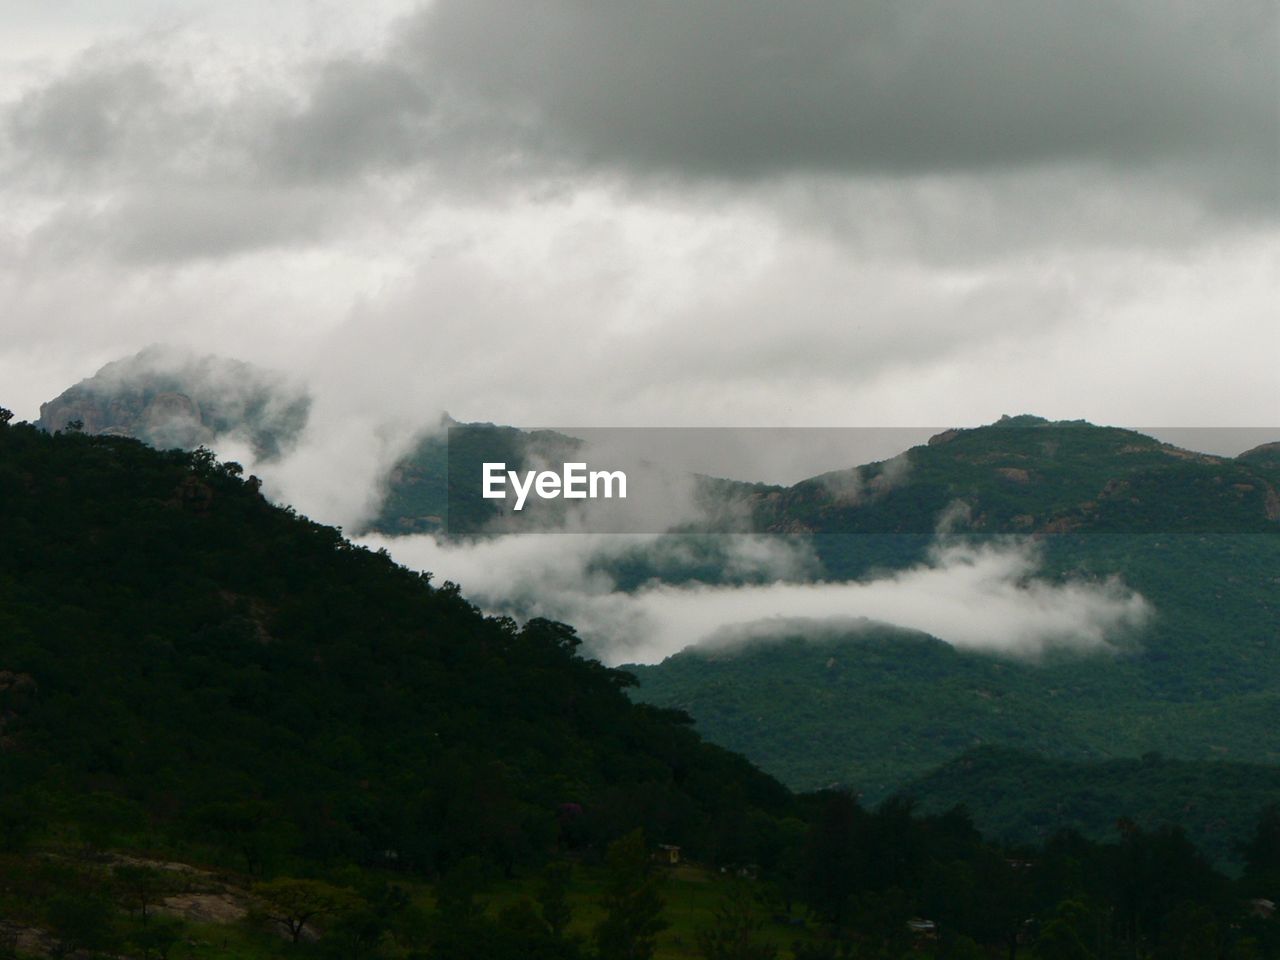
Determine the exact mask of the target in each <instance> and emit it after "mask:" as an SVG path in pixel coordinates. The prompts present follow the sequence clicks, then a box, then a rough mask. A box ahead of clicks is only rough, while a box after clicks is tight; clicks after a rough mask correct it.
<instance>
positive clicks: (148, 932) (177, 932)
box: [129, 916, 182, 960]
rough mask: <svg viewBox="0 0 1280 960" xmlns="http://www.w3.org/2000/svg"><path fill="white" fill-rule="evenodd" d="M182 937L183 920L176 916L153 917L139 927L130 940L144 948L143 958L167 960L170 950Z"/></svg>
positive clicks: (136, 945)
mask: <svg viewBox="0 0 1280 960" xmlns="http://www.w3.org/2000/svg"><path fill="white" fill-rule="evenodd" d="M181 939H182V921H181V920H179V919H177V918H176V917H164V916H159V917H152V918H151V920H150V921H149V922H147V923H145V924H144V925H142V926H140V927H138V929H137V930H135V931H134V933H133V934H132V935H130V937H129V942H130V943H132V944H133V945H134V946H135V947H139V948H141V950H142V958H143V960H151V958H152V957H155V958H157V960H167V958H168V956H169V951H170V950H172V949H173V948H174V946H175V945H176V944H177V942H178V941H179V940H181Z"/></svg>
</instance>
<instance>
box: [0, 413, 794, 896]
mask: <svg viewBox="0 0 1280 960" xmlns="http://www.w3.org/2000/svg"><path fill="white" fill-rule="evenodd" d="M0 542H3V543H4V544H5V549H4V550H3V551H0V678H3V680H0V738H2V741H0V742H3V744H4V748H3V750H0V789H3V790H4V792H5V793H6V795H13V794H14V791H17V792H18V794H19V795H21V796H27V797H36V796H39V797H41V798H43V799H41V800H40V803H39V806H40V807H41V809H43V810H45V811H47V812H48V814H49V816H51V817H52V818H54V819H55V820H59V819H65V820H66V821H67V822H69V823H84V822H86V821H88V822H92V823H97V824H99V825H100V827H101V829H102V830H105V831H107V832H108V833H112V834H117V835H120V836H132V835H139V836H143V835H145V836H154V837H155V838H157V839H158V840H161V841H163V842H164V843H166V844H170V843H172V844H178V845H186V844H189V843H191V844H197V845H199V844H201V843H208V844H212V845H213V846H215V847H216V846H218V844H219V843H220V842H221V840H226V838H227V836H228V831H229V832H230V833H231V834H235V832H236V831H239V830H246V831H249V832H250V834H251V836H253V837H258V836H259V835H261V836H267V835H269V836H270V838H271V841H270V843H269V844H268V846H269V847H270V848H271V849H270V850H264V851H262V852H261V856H266V855H267V854H268V853H269V854H270V855H271V856H279V857H283V858H286V859H287V858H288V857H291V856H300V857H306V858H312V859H314V858H324V857H326V856H334V857H339V858H346V859H356V860H359V861H369V860H376V859H378V858H386V857H388V856H394V859H395V860H396V861H397V862H398V863H404V864H413V865H416V866H417V868H419V869H422V870H428V871H430V870H434V869H438V868H441V867H447V866H448V865H449V864H450V863H452V862H455V861H457V860H458V859H459V858H460V857H464V856H467V855H470V854H483V855H485V856H489V857H494V858H496V859H497V860H499V861H501V862H506V863H515V862H518V861H521V860H524V859H534V860H537V859H538V858H539V857H541V856H543V855H544V854H545V851H546V850H548V849H550V848H552V847H553V846H554V845H555V844H557V843H558V842H560V840H561V839H562V838H561V837H560V832H561V828H562V827H563V826H564V824H563V823H562V815H561V814H560V813H558V811H560V810H561V809H562V808H561V805H563V804H575V805H577V806H576V807H575V808H574V809H577V808H581V810H582V816H581V818H575V821H574V823H573V825H572V828H573V830H574V831H575V834H574V837H575V842H579V841H580V842H582V843H602V842H605V841H607V840H608V839H609V838H611V837H612V836H615V835H617V834H618V833H619V832H623V831H624V829H629V828H630V827H633V826H637V825H643V826H645V827H647V828H648V829H649V831H650V833H651V834H652V835H653V836H655V837H661V838H663V839H669V840H670V842H673V843H681V844H684V845H687V846H688V847H689V848H690V849H693V850H698V851H701V852H702V853H703V854H705V855H709V856H715V855H726V856H727V855H729V853H728V851H729V848H730V847H732V846H733V845H734V844H736V843H738V842H739V839H737V838H734V837H732V836H729V835H728V834H726V833H725V831H724V830H721V829H720V828H719V827H718V826H717V825H718V824H725V823H728V822H729V820H728V819H727V818H725V817H724V816H723V812H724V808H725V805H726V804H731V805H733V806H734V807H735V808H736V809H759V810H761V811H765V812H768V813H770V814H775V815H776V814H780V813H783V812H785V811H786V809H787V807H788V804H789V803H790V800H789V798H788V796H787V794H786V792H785V791H784V790H783V789H782V788H781V787H780V786H778V785H777V784H776V783H775V782H774V781H772V780H770V779H769V778H767V777H765V776H763V775H761V774H759V773H758V772H756V771H755V770H753V769H751V768H750V767H749V766H748V765H747V764H746V763H745V762H744V761H742V760H741V759H739V758H737V757H734V756H732V755H730V754H728V753H726V752H725V751H723V750H721V749H719V748H716V747H711V746H708V745H705V744H703V743H701V742H700V741H699V740H698V738H697V737H696V736H695V735H694V734H693V733H692V732H691V731H690V730H689V728H688V726H687V724H686V723H685V722H684V721H683V719H682V718H680V717H678V716H676V715H673V714H668V713H664V712H661V711H658V710H655V709H652V708H649V707H636V706H633V705H632V704H631V703H630V702H629V701H628V700H627V698H626V697H625V695H624V694H623V692H622V691H623V688H625V686H626V685H627V684H628V683H629V682H630V681H629V678H628V677H627V675H625V674H622V673H619V672H616V671H612V670H606V669H605V668H603V667H601V666H600V665H599V664H598V663H596V662H595V661H589V660H584V659H582V658H580V657H578V656H577V655H576V653H575V648H576V646H577V639H576V637H575V636H574V635H573V631H572V630H571V629H570V628H568V627H565V626H563V625H559V624H554V623H550V622H547V621H532V622H530V623H528V624H525V625H524V626H523V627H518V626H517V625H516V624H514V623H513V622H511V621H509V620H505V619H501V618H486V617H485V616H483V615H482V614H481V613H480V612H479V611H478V610H477V609H476V608H475V607H473V606H472V605H471V604H469V603H467V602H466V601H465V600H464V599H463V598H462V597H461V596H459V594H458V592H457V590H456V588H454V587H452V586H451V585H448V584H446V585H444V586H443V587H436V586H433V585H431V584H430V583H429V575H419V574H416V573H413V572H410V571H409V570H406V569H404V568H400V567H397V566H396V565H395V564H394V563H392V561H391V560H390V559H389V558H388V557H387V556H386V555H385V554H377V553H371V552H369V551H366V550H363V549H360V548H356V547H353V546H352V545H351V544H350V543H348V542H347V541H345V540H343V539H342V537H341V535H340V534H339V533H338V531H336V530H334V529H333V528H330V527H325V526H322V525H319V524H316V523H312V522H310V521H307V520H305V519H303V518H300V517H297V516H296V515H294V514H293V512H292V511H290V510H287V509H282V508H279V507H275V506H272V505H271V504H269V503H267V502H266V501H265V500H264V499H263V498H262V497H261V496H260V495H259V494H258V493H257V489H256V482H255V481H253V480H245V479H243V478H241V477H240V476H239V475H238V468H236V467H235V466H234V465H221V464H218V463H217V462H216V461H215V460H214V459H213V458H212V457H211V456H210V455H208V454H206V453H205V452H203V451H197V452H196V453H183V452H179V451H170V452H167V453H158V452H156V451H153V450H150V449H148V448H146V447H144V446H143V445H142V444H140V443H138V442H137V441H134V440H129V439H124V438H117V437H92V436H89V435H85V434H76V433H62V434H58V435H54V436H50V435H48V434H44V433H41V432H39V431H37V430H36V429H34V428H32V427H29V426H26V425H17V426H9V427H0ZM318 797H323V798H324V799H323V802H319V803H318V802H317V798H318ZM220 838H221V840H220ZM254 842H255V843H256V842H257V841H256V840H255V841H254ZM264 842H265V841H264ZM228 843H229V844H230V846H231V847H232V848H233V849H234V848H235V847H236V842H234V841H228ZM387 851H391V853H387ZM247 856H249V857H250V858H251V859H256V858H257V857H258V856H259V853H258V852H255V851H252V850H250V851H249V852H248V853H247Z"/></svg>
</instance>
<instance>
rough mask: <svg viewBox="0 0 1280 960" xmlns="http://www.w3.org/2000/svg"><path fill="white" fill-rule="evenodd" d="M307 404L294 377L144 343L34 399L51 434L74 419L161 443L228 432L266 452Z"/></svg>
mask: <svg viewBox="0 0 1280 960" xmlns="http://www.w3.org/2000/svg"><path fill="white" fill-rule="evenodd" d="M310 403H311V401H310V397H309V396H308V395H307V394H306V392H305V391H303V390H302V389H301V388H300V387H298V386H297V385H296V384H291V383H289V382H287V381H286V379H285V378H284V377H282V376H280V375H278V374H274V373H270V372H268V371H266V370H263V369H261V368H259V367H255V366H253V365H252V364H248V363H243V362H241V361H238V360H229V359H226V358H223V357H214V356H203V357H196V356H190V355H186V354H183V353H181V352H179V351H175V350H171V349H168V348H163V347H150V348H148V349H146V350H143V351H142V352H141V353H139V354H137V355H136V356H133V357H129V358H128V359H125V360H118V361H116V362H114V363H109V364H107V365H106V366H105V367H103V368H102V369H101V370H99V371H98V372H97V373H96V374H94V375H93V376H92V377H90V378H89V379H87V380H82V381H81V382H80V383H78V384H76V385H75V386H73V387H71V388H70V389H68V390H65V391H63V392H62V393H61V394H60V395H58V396H57V397H55V398H54V399H53V400H50V401H49V402H48V403H44V404H41V406H40V419H39V420H38V421H36V424H37V426H39V427H41V428H43V429H44V430H47V431H49V432H51V433H52V432H55V431H59V430H65V429H68V427H69V426H74V425H76V424H78V425H79V427H78V429H82V430H84V431H85V432H86V433H94V434H104V435H114V436H126V437H134V438H136V439H138V440H141V441H143V442H144V443H147V444H149V445H151V446H153V447H156V448H158V449H162V450H166V449H172V448H174V447H177V448H181V449H186V450H190V449H194V448H195V447H198V446H209V445H212V444H214V443H215V442H216V440H217V439H218V438H219V437H224V436H230V437H233V438H235V439H237V440H240V441H244V442H247V443H249V444H250V445H251V446H252V448H253V450H254V454H255V455H256V456H257V457H258V458H259V459H270V458H272V457H275V456H278V455H280V454H281V453H283V452H284V451H285V450H287V449H288V448H289V447H290V446H291V445H292V444H293V443H294V442H295V441H296V440H297V438H298V436H299V435H300V434H301V432H302V429H303V427H304V426H305V425H306V421H307V414H308V412H309V409H310Z"/></svg>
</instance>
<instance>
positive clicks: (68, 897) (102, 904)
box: [45, 893, 111, 957]
mask: <svg viewBox="0 0 1280 960" xmlns="http://www.w3.org/2000/svg"><path fill="white" fill-rule="evenodd" d="M45 918H46V919H47V920H48V922H49V925H50V926H51V927H52V928H53V932H54V935H55V936H57V938H58V946H57V947H56V948H55V950H54V956H58V957H66V956H70V955H71V954H73V953H76V952H77V951H80V950H101V949H104V948H105V947H106V946H107V945H108V942H109V941H110V938H111V908H110V906H109V905H108V904H107V903H106V901H104V900H101V899H99V898H98V897H92V896H87V895H82V894H75V893H62V894H58V895H57V896H55V897H54V898H53V899H52V900H50V901H49V904H48V906H46V907H45Z"/></svg>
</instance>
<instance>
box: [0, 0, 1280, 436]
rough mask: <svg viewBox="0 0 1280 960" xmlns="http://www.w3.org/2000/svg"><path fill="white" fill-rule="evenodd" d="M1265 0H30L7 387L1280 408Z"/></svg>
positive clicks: (1230, 414)
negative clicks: (191, 381) (171, 368)
mask: <svg viewBox="0 0 1280 960" xmlns="http://www.w3.org/2000/svg"><path fill="white" fill-rule="evenodd" d="M1277 11H1278V6H1277V3H1276V2H1275V0H1203V2H1191V0H1121V2H1118V3H1117V2H1114V0H1106V2H1104V0H1058V2H1054V0H1050V2H1026V0H969V2H965V3H960V4H957V3H954V2H946V0H913V2H907V3H902V2H888V0H868V2H834V0H811V2H807V3H803V4H783V3H777V2H773V0H767V2H766V0H669V2H656V0H655V2H652V3H622V2H619V0H598V2H594V3H587V2H583V0H520V2H518V3H516V2H510V0H506V2H498V0H435V2H433V3H429V4H426V5H419V4H414V3H409V2H403V0H382V2H378V0H374V2H367V3H363V4H357V3H350V2H342V3H339V2H334V0H275V2H273V3H270V4H264V3H261V2H250V0H222V2H220V3H217V4H212V3H207V2H201V3H195V2H193V0H113V2H111V3H103V2H100V0H46V2H41V3H33V2H30V0H0V24H2V25H3V29H0V204H2V205H3V206H2V209H3V210H4V216H3V217H0V403H3V404H4V405H6V406H9V407H12V408H13V409H14V410H15V411H16V412H17V413H18V414H19V416H20V417H24V418H34V417H35V416H36V415H37V413H38V406H39V404H40V402H41V401H43V400H47V399H50V398H51V397H53V396H54V395H56V394H57V393H59V392H60V391H61V390H63V389H64V388H65V387H66V386H68V385H70V384H71V383H74V382H75V381H77V380H79V379H81V378H83V377H85V376H88V375H90V374H91V373H93V372H94V371H95V370H96V369H97V368H98V367H99V366H101V365H102V364H104V363H106V362H107V361H109V360H112V359H115V358H117V357H120V356H123V355H126V354H132V353H134V352H136V351H137V350H139V349H141V348H142V347H144V346H146V345H148V344H150V343H153V342H168V343H173V344H176V345H179V346H184V347H190V348H192V349H195V350H199V351H202V352H203V351H214V352H218V353H222V354H226V355H230V356H235V357H238V358H241V359H246V360H250V361H255V362H258V363H263V364H266V365H269V366H275V367H278V368H282V369H287V370H289V371H290V372H292V373H295V374H297V375H300V376H302V377H303V378H305V379H306V380H308V381H310V382H311V383H312V384H313V385H314V388H315V390H316V391H317V394H318V396H319V399H320V405H319V407H318V411H319V415H320V416H321V417H322V420H321V422H328V423H332V424H334V425H335V430H337V429H338V425H339V424H345V425H346V427H345V429H347V430H348V431H349V432H350V433H352V434H354V433H358V432H359V431H360V430H362V429H366V428H369V429H372V428H375V427H376V426H377V425H380V424H383V423H385V422H388V421H396V422H400V423H404V422H411V421H415V420H430V419H434V417H435V415H436V412H437V411H439V410H440V409H448V410H449V412H450V413H452V414H453V415H454V416H456V417H459V418H462V419H482V420H494V421H499V422H509V423H516V424H522V425H533V424H548V425H552V424H554V425H566V426H567V425H601V426H609V425H619V426H622V425H629V426H664V425H756V424H765V425H795V426H819V425H821V426H843V425H864V426H890V425H921V424H926V425H933V424H937V425H950V424H976V423H980V422H986V421H990V420H993V419H995V418H997V417H998V416H999V415H1000V414H1001V413H1019V412H1033V413H1039V414H1042V415H1045V416H1049V417H1054V418H1080V417H1083V418H1088V419H1091V420H1094V421H1095V422H1105V423H1116V424H1123V425H1134V426H1137V425H1182V426H1264V425H1274V424H1276V423H1280V377H1278V376H1277V358H1278V357H1280V320H1277V317H1278V316H1280V229H1278V222H1280V120H1278V116H1280V77H1278V73H1277V71H1278V65H1280V26H1278V16H1277ZM324 418H327V420H326V419H324ZM353 425H354V426H353Z"/></svg>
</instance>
